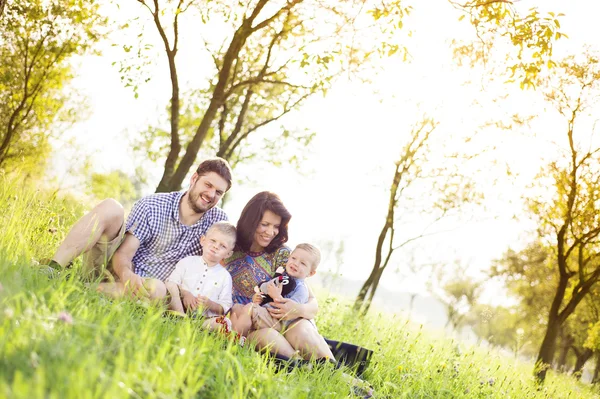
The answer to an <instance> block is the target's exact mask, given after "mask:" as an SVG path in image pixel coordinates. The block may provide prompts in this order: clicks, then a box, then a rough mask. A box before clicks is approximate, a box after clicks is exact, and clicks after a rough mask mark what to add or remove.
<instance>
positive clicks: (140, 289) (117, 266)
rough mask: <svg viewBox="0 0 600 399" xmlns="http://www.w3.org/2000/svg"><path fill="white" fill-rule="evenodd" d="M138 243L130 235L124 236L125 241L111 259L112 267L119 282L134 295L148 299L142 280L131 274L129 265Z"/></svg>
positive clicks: (131, 266) (131, 268) (130, 265)
mask: <svg viewBox="0 0 600 399" xmlns="http://www.w3.org/2000/svg"><path fill="white" fill-rule="evenodd" d="M139 247H140V241H139V240H138V239H137V238H136V237H135V236H134V235H133V234H131V233H127V234H125V239H124V240H123V242H122V243H121V245H120V246H119V248H118V249H117V250H116V251H115V254H114V255H113V257H112V267H113V270H114V272H115V274H116V275H117V277H119V280H120V281H121V282H122V283H123V284H124V285H125V288H126V289H127V290H130V291H131V292H132V293H133V294H134V295H137V296H144V297H150V295H149V294H148V291H146V288H144V279H143V278H142V277H140V276H138V275H137V274H135V273H134V272H133V264H132V263H131V261H132V259H133V257H134V255H135V253H136V251H137V250H138V248H139Z"/></svg>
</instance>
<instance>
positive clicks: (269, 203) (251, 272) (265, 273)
mask: <svg viewBox="0 0 600 399" xmlns="http://www.w3.org/2000/svg"><path fill="white" fill-rule="evenodd" d="M291 217H292V216H291V214H290V213H289V212H288V210H287V209H286V208H285V206H284V205H283V202H282V201H281V199H280V198H279V197H278V196H277V195H276V194H274V193H271V192H268V191H263V192H260V193H258V194H256V195H255V196H254V197H252V199H250V201H249V202H248V203H247V204H246V206H245V207H244V209H243V210H242V214H241V216H240V218H239V220H238V223H237V243H236V251H235V252H234V253H233V255H232V256H231V257H230V258H229V259H227V260H226V261H225V268H226V269H227V270H228V271H229V273H230V274H231V278H232V280H233V303H234V306H233V310H232V313H233V314H232V317H234V318H235V317H236V315H237V313H238V312H240V310H241V308H242V307H243V305H245V304H247V303H250V302H252V295H253V294H254V287H255V286H256V285H258V284H259V283H260V282H263V281H266V280H270V279H271V278H272V277H273V275H274V274H275V270H276V269H277V268H278V267H279V266H285V263H286V262H287V258H288V256H289V254H290V249H289V248H288V247H287V246H285V245H284V244H285V243H286V242H287V240H288V223H289V221H290V219H291ZM272 305H273V307H272V308H270V309H269V312H270V313H271V315H272V316H273V317H274V318H277V319H283V320H285V319H295V318H297V317H301V319H299V320H298V321H297V322H295V323H294V324H293V325H292V328H289V329H288V330H287V331H285V332H284V333H283V335H282V334H280V333H279V332H277V331H275V330H273V329H271V328H265V329H261V330H257V331H254V332H252V333H250V335H249V337H248V338H249V339H251V340H252V341H254V342H255V343H256V345H257V347H258V348H261V349H262V348H267V347H268V348H269V349H270V350H271V352H274V353H277V354H280V355H283V356H287V357H290V358H291V357H294V355H295V354H296V353H298V352H299V353H300V355H301V356H302V357H303V358H305V359H311V358H312V359H315V358H325V357H326V358H329V359H333V358H334V357H333V354H332V353H331V350H330V349H329V346H328V345H327V343H326V342H325V340H324V339H323V337H321V336H320V335H319V333H318V332H317V329H316V327H315V325H314V324H313V323H312V322H311V321H310V320H311V319H313V318H314V317H315V315H316V314H317V312H318V304H317V300H316V298H315V297H314V296H313V295H312V292H311V293H310V298H309V300H308V302H307V303H306V304H299V303H296V302H294V301H291V300H289V299H285V298H284V299H283V300H282V301H278V302H273V304H272ZM297 351H298V352H297Z"/></svg>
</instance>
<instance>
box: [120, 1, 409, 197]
mask: <svg viewBox="0 0 600 399" xmlns="http://www.w3.org/2000/svg"><path fill="white" fill-rule="evenodd" d="M138 2H139V3H140V4H141V5H142V6H143V7H144V8H145V9H146V10H147V11H148V12H149V13H150V15H151V16H152V20H153V23H154V25H155V27H156V29H157V31H158V33H159V35H160V38H161V41H162V45H163V46H164V49H165V52H166V55H167V59H168V62H169V71H170V77H171V84H172V93H171V101H170V127H169V147H168V153H167V156H166V161H165V168H164V173H163V177H162V178H161V181H160V183H159V184H158V187H157V191H168V190H173V189H179V187H180V186H181V183H182V182H183V180H184V178H185V176H186V174H187V173H188V171H189V170H190V168H191V167H192V165H193V164H194V162H195V160H196V157H197V154H198V152H199V151H200V149H201V148H202V147H203V146H205V147H208V146H209V145H210V142H211V138H212V137H215V136H216V139H217V143H216V147H217V148H216V151H215V152H216V153H217V154H218V155H219V156H222V157H224V158H226V159H232V158H234V157H235V151H236V149H237V148H239V146H240V144H241V143H242V142H244V141H245V140H247V138H248V137H249V136H250V135H251V134H253V133H254V132H256V131H258V130H260V129H262V128H264V127H265V126H267V125H269V124H271V123H272V122H275V121H278V120H280V119H281V118H282V117H283V116H285V115H286V114H288V113H289V112H291V111H292V110H294V109H296V108H297V107H299V106H300V105H301V104H302V103H303V102H304V101H305V100H306V99H307V98H308V97H309V96H311V95H314V94H317V93H323V92H324V91H325V90H327V88H328V87H329V86H330V84H331V82H332V81H333V80H334V78H336V77H338V76H340V74H341V73H343V72H351V71H353V70H356V69H357V68H360V67H361V64H362V65H364V63H365V62H366V61H367V60H368V59H369V58H371V57H374V56H375V55H381V54H384V53H385V54H388V53H389V51H388V50H390V51H391V49H393V50H394V52H395V51H398V46H394V45H392V44H389V43H386V42H384V43H383V44H382V45H381V48H379V49H377V48H376V47H374V48H370V49H368V51H367V50H364V49H362V48H361V47H360V46H358V45H356V44H357V43H360V42H361V41H362V39H360V37H361V36H360V34H357V29H363V28H364V29H368V33H369V35H372V34H374V33H379V34H381V33H382V32H386V31H387V30H388V29H387V27H386V26H385V22H386V21H388V20H389V18H388V17H387V16H388V15H389V16H390V18H391V17H393V16H396V15H400V16H401V15H404V14H405V13H407V12H408V11H409V8H408V7H401V6H400V3H399V2H396V3H395V4H396V6H397V8H395V9H394V10H393V11H385V12H383V11H382V13H381V15H380V16H379V17H380V18H381V23H380V24H379V25H373V24H372V23H365V22H364V21H361V18H362V19H364V16H363V15H362V14H361V10H362V9H363V5H362V4H352V3H341V4H338V5H336V6H332V5H331V4H326V3H314V2H307V1H303V0H291V1H286V2H274V1H268V0H257V1H254V2H251V3H249V4H248V5H247V6H244V7H241V6H240V5H231V4H230V3H228V2H222V1H221V2H211V3H209V4H204V3H203V4H202V5H197V4H196V3H195V2H194V1H185V0H181V1H176V2H175V1H162V2H159V1H158V0H155V1H152V2H151V1H146V0H138ZM184 13H186V14H187V16H188V17H189V18H190V19H189V20H190V21H193V23H195V24H198V25H202V26H205V25H208V24H209V23H215V21H218V23H219V24H222V25H220V26H221V27H222V26H225V27H226V28H227V30H228V32H226V34H225V35H224V36H223V35H216V34H215V33H216V32H215V30H214V29H208V30H206V31H205V32H201V36H202V38H201V40H202V42H203V46H204V49H205V50H206V51H207V52H208V54H209V55H210V57H211V59H212V61H213V63H214V76H213V77H212V78H209V82H210V84H209V85H208V87H206V88H204V89H201V90H192V92H193V93H194V96H195V97H194V98H193V99H192V98H191V97H190V101H189V107H191V108H195V109H196V111H197V112H195V113H196V114H198V113H200V114H201V115H199V116H198V117H196V118H195V119H194V121H195V122H196V123H195V128H194V130H193V133H192V134H190V135H189V137H184V136H182V134H181V133H182V132H181V131H180V127H181V125H180V123H179V122H180V118H181V117H182V115H181V112H180V111H181V98H180V91H181V90H180V87H179V75H178V70H177V64H176V55H177V52H178V44H179V34H180V22H181V18H182V16H183V15H184ZM167 19H168V21H169V22H166V21H167ZM323 21H326V23H323ZM359 27H363V28H359ZM359 33H365V32H359ZM353 39H354V40H353ZM127 50H128V51H129V50H130V47H127ZM122 71H124V72H126V73H127V72H131V68H130V67H125V68H122ZM128 79H130V78H128ZM198 120H199V124H198Z"/></svg>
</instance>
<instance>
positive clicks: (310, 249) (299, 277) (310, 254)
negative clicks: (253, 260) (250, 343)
mask: <svg viewBox="0 0 600 399" xmlns="http://www.w3.org/2000/svg"><path fill="white" fill-rule="evenodd" d="M320 261H321V253H320V251H319V249H318V248H317V247H315V246H314V245H311V244H299V245H298V246H296V248H295V249H294V250H293V251H292V253H291V254H290V256H289V258H288V261H287V263H286V265H285V273H284V275H283V276H284V277H285V276H286V275H287V276H288V277H289V278H290V279H293V280H294V281H295V285H296V286H295V287H294V289H293V290H292V291H291V292H289V293H288V294H286V295H285V298H288V299H291V300H293V301H295V302H298V303H301V304H303V303H306V302H308V296H309V295H308V287H307V286H306V283H305V282H304V279H305V278H307V277H310V276H313V275H314V274H315V273H316V272H317V266H318V265H319V262H320ZM280 281H286V279H285V278H284V279H280V278H274V279H273V280H270V281H268V282H267V283H266V292H267V294H268V295H269V296H270V297H271V298H272V299H273V300H279V299H282V298H284V296H282V294H281V292H282V289H283V285H282V284H280V283H279V282H280ZM256 290H257V293H256V294H254V297H253V298H252V303H249V304H248V305H246V306H245V307H244V312H242V313H241V315H240V316H239V317H237V318H236V319H234V320H232V326H233V330H235V331H236V332H238V333H239V334H240V335H242V336H247V335H248V333H249V332H250V331H254V330H259V329H261V328H273V329H275V330H277V331H282V330H284V329H286V328H289V326H290V325H291V324H292V323H294V322H295V321H296V320H298V319H292V320H278V319H275V318H273V317H272V316H271V314H270V313H269V311H268V310H267V307H269V306H271V305H270V304H269V303H266V304H264V305H262V306H261V303H263V299H264V296H265V294H263V293H262V292H261V291H260V290H258V288H256Z"/></svg>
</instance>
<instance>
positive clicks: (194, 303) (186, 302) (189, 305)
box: [182, 290, 200, 310]
mask: <svg viewBox="0 0 600 399" xmlns="http://www.w3.org/2000/svg"><path fill="white" fill-rule="evenodd" d="M182 291H183V306H184V308H185V309H186V310H196V308H198V305H199V304H200V302H199V301H198V298H196V297H195V296H194V294H192V293H191V292H189V291H185V290H182Z"/></svg>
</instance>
